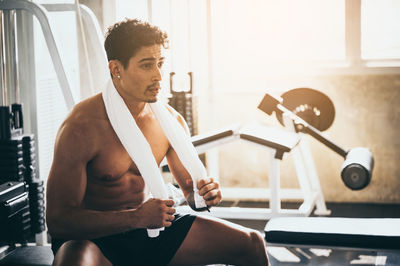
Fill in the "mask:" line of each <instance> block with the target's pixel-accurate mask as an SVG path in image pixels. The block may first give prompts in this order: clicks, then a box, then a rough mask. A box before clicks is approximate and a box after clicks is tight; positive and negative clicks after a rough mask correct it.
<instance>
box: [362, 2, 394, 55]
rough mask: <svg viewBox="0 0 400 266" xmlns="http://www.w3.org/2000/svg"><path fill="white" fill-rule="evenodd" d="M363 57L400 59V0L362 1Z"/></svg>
mask: <svg viewBox="0 0 400 266" xmlns="http://www.w3.org/2000/svg"><path fill="white" fill-rule="evenodd" d="M361 57H362V59H400V2H399V1H397V0H363V1H362V2H361Z"/></svg>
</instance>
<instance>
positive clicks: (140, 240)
mask: <svg viewBox="0 0 400 266" xmlns="http://www.w3.org/2000/svg"><path fill="white" fill-rule="evenodd" d="M195 218H196V216H193V215H189V214H187V215H179V214H177V215H175V219H174V221H173V222H172V225H171V226H170V227H166V228H165V230H164V231H161V232H160V235H159V236H158V237H155V238H150V237H148V236H147V230H146V229H134V230H131V231H128V232H124V233H120V234H116V235H111V236H105V237H101V238H96V239H91V240H90V241H92V242H93V243H95V244H96V245H97V246H98V247H99V248H100V250H101V251H102V252H103V254H104V256H105V257H106V258H107V259H108V260H109V261H110V262H111V263H112V264H113V265H114V266H120V265H121V266H122V265H135V266H136V265H157V266H161V265H167V264H168V263H169V262H170V261H171V259H172V257H173V256H174V255H175V253H176V251H177V250H178V249H179V247H180V245H181V244H182V242H183V240H184V239H185V237H186V235H187V233H188V232H189V229H190V228H191V226H192V224H193V221H194V220H195ZM67 241H68V240H63V239H52V243H51V249H52V250H53V253H54V255H55V254H56V253H57V250H58V249H59V248H60V247H61V245H62V244H64V243H65V242H67Z"/></svg>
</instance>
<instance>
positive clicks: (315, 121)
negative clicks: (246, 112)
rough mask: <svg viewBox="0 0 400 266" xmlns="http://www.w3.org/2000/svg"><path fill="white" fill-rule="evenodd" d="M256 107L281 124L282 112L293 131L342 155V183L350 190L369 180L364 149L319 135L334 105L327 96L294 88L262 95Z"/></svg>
mask: <svg viewBox="0 0 400 266" xmlns="http://www.w3.org/2000/svg"><path fill="white" fill-rule="evenodd" d="M258 108H259V109H260V110H262V111H263V112H265V113H267V114H268V115H272V114H273V113H274V112H275V114H276V117H277V119H278V120H279V122H280V123H281V124H282V125H284V123H283V114H285V115H286V116H287V117H289V118H290V120H291V121H293V124H294V127H295V130H296V132H302V133H307V134H309V135H311V136H312V137H314V138H315V139H317V140H318V141H320V142H321V143H322V144H324V145H326V146H327V147H328V148H330V149H331V150H333V151H334V152H336V153H338V154H339V155H340V156H342V157H343V158H344V159H345V161H344V163H343V165H342V169H341V177H342V180H343V182H344V184H345V185H346V186H347V187H348V188H350V189H352V190H360V189H363V188H365V187H366V186H367V185H368V184H369V183H370V181H371V177H372V170H373V167H374V159H373V156H372V153H371V152H370V151H369V149H368V148H363V147H357V148H353V149H350V150H345V149H343V148H342V147H340V146H339V145H337V144H335V143H334V142H333V141H331V140H329V139H328V138H327V137H325V136H323V135H322V132H321V131H323V130H326V129H328V128H329V127H330V125H331V124H332V123H333V120H334V117H335V108H334V105H333V103H332V101H331V100H330V99H329V97H328V96H326V95H325V94H323V93H322V92H320V91H317V90H313V89H310V88H296V89H293V90H290V91H288V92H285V93H284V94H282V96H281V97H276V96H273V95H270V94H268V93H267V94H265V96H264V98H263V99H262V101H261V102H260V104H259V106H258Z"/></svg>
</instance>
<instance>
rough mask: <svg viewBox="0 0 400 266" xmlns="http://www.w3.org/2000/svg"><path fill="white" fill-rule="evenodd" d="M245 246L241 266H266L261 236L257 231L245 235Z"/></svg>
mask: <svg viewBox="0 0 400 266" xmlns="http://www.w3.org/2000/svg"><path fill="white" fill-rule="evenodd" d="M246 242H247V245H246V247H245V249H244V250H243V252H244V253H243V257H242V259H243V265H266V263H267V262H266V260H267V255H266V250H265V243H264V239H263V237H262V235H261V234H260V233H259V232H257V231H253V230H251V231H249V232H248V233H247V241H246Z"/></svg>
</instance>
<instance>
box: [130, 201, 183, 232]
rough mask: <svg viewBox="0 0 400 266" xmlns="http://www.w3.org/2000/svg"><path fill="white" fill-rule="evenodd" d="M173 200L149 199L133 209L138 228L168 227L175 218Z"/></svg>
mask: <svg viewBox="0 0 400 266" xmlns="http://www.w3.org/2000/svg"><path fill="white" fill-rule="evenodd" d="M173 206H174V201H173V200H161V199H149V200H148V201H146V202H144V203H143V204H142V205H140V206H139V208H137V209H136V210H135V215H136V216H137V219H138V224H137V227H138V228H160V227H169V226H171V225H172V221H173V220H174V219H175V216H174V215H173V214H174V213H175V208H173Z"/></svg>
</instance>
